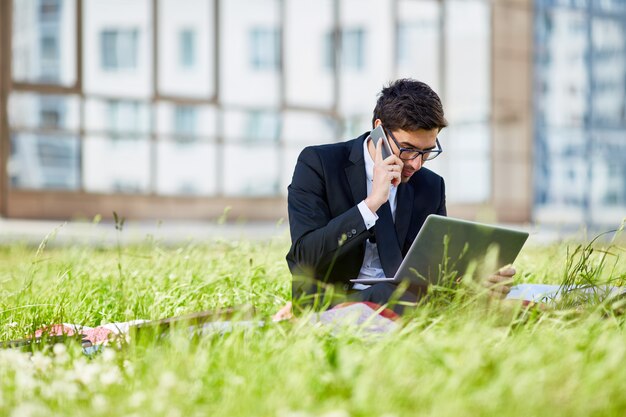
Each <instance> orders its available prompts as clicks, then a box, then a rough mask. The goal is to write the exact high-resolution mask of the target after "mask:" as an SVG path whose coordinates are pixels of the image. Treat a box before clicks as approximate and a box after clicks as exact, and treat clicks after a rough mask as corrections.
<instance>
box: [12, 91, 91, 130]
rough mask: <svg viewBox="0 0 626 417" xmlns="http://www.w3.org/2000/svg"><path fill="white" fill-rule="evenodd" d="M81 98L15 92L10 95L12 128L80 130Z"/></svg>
mask: <svg viewBox="0 0 626 417" xmlns="http://www.w3.org/2000/svg"><path fill="white" fill-rule="evenodd" d="M78 103H79V100H78V97H76V96H57V95H39V94H34V93H21V92H13V93H11V96H10V97H9V123H10V125H11V128H13V129H16V130H17V129H19V128H42V129H58V130H78V124H79V123H78V121H79V104H78Z"/></svg>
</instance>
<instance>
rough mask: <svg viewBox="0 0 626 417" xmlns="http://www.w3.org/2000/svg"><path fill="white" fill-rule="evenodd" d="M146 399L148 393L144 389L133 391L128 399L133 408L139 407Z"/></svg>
mask: <svg viewBox="0 0 626 417" xmlns="http://www.w3.org/2000/svg"><path fill="white" fill-rule="evenodd" d="M145 400H146V394H144V393H143V391H137V392H133V393H132V394H131V396H130V398H129V399H128V404H129V405H130V406H131V407H132V408H139V407H141V406H142V405H143V402H144V401H145Z"/></svg>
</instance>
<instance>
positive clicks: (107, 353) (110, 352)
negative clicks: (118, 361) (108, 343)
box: [102, 348, 117, 363]
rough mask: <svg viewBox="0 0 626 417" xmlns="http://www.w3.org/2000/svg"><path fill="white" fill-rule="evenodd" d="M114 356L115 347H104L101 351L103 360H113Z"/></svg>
mask: <svg viewBox="0 0 626 417" xmlns="http://www.w3.org/2000/svg"><path fill="white" fill-rule="evenodd" d="M116 356H117V355H116V353H115V349H111V348H104V351H103V352H102V360H103V361H104V362H108V363H110V362H113V361H114V360H115V357H116Z"/></svg>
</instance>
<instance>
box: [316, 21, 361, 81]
mask: <svg viewBox="0 0 626 417" xmlns="http://www.w3.org/2000/svg"><path fill="white" fill-rule="evenodd" d="M325 36H326V39H325V42H324V43H325V48H324V66H325V67H326V68H327V69H329V70H333V69H334V68H335V57H336V41H335V33H334V32H330V33H327V34H326V35H325ZM340 52H341V66H342V67H343V68H345V69H349V70H354V71H361V70H363V69H364V68H365V31H364V30H363V29H349V30H344V31H343V32H342V33H341V51H340Z"/></svg>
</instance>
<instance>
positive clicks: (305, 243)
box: [287, 132, 446, 298]
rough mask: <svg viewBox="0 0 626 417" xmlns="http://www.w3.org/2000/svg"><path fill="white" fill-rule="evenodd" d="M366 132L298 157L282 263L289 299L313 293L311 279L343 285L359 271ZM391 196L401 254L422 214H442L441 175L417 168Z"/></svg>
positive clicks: (364, 236) (363, 235)
mask: <svg viewBox="0 0 626 417" xmlns="http://www.w3.org/2000/svg"><path fill="white" fill-rule="evenodd" d="M368 135H369V132H366V133H364V134H363V135H361V136H360V137H358V138H356V139H353V140H350V141H347V142H342V143H336V144H330V145H320V146H310V147H307V148H305V149H304V150H303V151H302V153H301V154H300V156H299V158H298V162H297V164H296V168H295V171H294V174H293V179H292V181H291V185H289V187H288V211H289V228H290V231H291V248H290V250H289V253H288V254H287V263H288V265H289V269H290V270H291V273H292V275H293V285H292V292H293V296H294V298H297V297H300V296H301V295H303V294H307V293H311V292H312V291H315V290H314V289H312V288H314V287H312V286H311V285H306V283H307V282H309V283H310V279H311V278H313V279H315V280H317V281H323V282H328V283H338V284H341V285H342V286H343V287H344V289H348V288H349V286H350V282H349V280H350V279H352V278H356V277H357V276H358V274H359V270H360V269H361V265H362V264H363V257H364V254H365V241H366V240H367V239H368V238H369V237H370V236H371V232H370V231H368V230H367V229H366V228H365V223H364V221H363V217H362V216H361V213H360V211H359V209H358V207H357V204H359V203H360V202H361V201H363V200H364V199H365V198H366V197H367V184H366V181H367V180H366V176H365V160H364V155H363V141H364V140H365V139H366V138H367V137H368ZM396 199H397V205H396V215H395V219H396V221H395V228H396V234H397V237H398V241H399V242H400V248H401V251H402V256H403V257H404V256H405V255H406V253H407V251H408V250H409V248H410V246H411V244H412V243H413V240H415V237H416V236H417V232H418V231H419V229H420V228H421V227H422V224H424V221H425V220H426V217H427V216H428V215H429V214H440V215H446V198H445V185H444V181H443V178H441V177H440V176H439V175H437V174H435V173H434V172H432V171H430V170H428V169H426V168H423V167H422V168H421V169H420V170H419V171H417V172H416V173H414V174H413V175H412V176H411V178H410V179H409V181H408V182H407V183H405V184H400V186H399V187H398V191H397V196H396ZM342 240H343V243H341V244H340V241H342Z"/></svg>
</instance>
